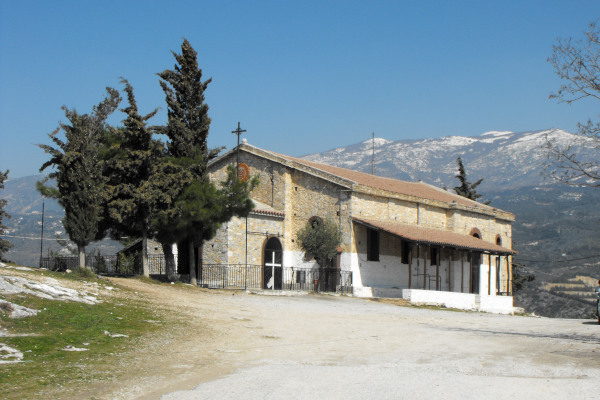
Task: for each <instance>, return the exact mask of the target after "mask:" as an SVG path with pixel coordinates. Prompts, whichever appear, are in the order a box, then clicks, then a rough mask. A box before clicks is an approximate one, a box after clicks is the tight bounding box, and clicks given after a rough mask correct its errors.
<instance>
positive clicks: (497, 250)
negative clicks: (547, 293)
mask: <svg viewBox="0 0 600 400" xmlns="http://www.w3.org/2000/svg"><path fill="white" fill-rule="evenodd" d="M352 220H353V221H354V222H356V223H359V224H361V225H364V226H367V227H369V228H372V229H377V230H381V231H384V232H387V233H390V234H392V235H394V236H398V237H400V238H402V239H405V240H408V241H411V242H416V243H425V244H429V245H437V246H442V247H454V248H457V249H465V250H475V251H485V252H490V253H494V254H516V252H515V251H514V250H511V249H507V248H506V247H502V246H498V245H497V244H495V243H490V242H485V241H483V240H481V239H478V238H476V237H473V236H470V235H463V234H460V233H455V232H448V231H442V230H437V229H431V228H423V227H420V226H414V225H403V224H398V223H395V222H384V221H375V220H370V219H362V218H356V217H352Z"/></svg>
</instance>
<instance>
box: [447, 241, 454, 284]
mask: <svg viewBox="0 0 600 400" xmlns="http://www.w3.org/2000/svg"><path fill="white" fill-rule="evenodd" d="M453 253H454V252H453V251H452V249H448V291H449V292H451V291H452V254H453Z"/></svg>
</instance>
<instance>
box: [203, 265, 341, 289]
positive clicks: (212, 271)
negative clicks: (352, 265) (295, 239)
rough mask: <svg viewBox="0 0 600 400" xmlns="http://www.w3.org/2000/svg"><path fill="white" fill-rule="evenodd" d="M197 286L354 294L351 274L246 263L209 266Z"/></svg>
mask: <svg viewBox="0 0 600 400" xmlns="http://www.w3.org/2000/svg"><path fill="white" fill-rule="evenodd" d="M198 284H199V285H201V286H204V287H208V288H221V289H264V290H296V291H297V290H302V291H321V292H339V293H351V292H352V272H351V271H342V270H339V269H335V268H326V269H321V270H319V269H318V268H295V267H265V266H262V265H245V264H238V265H232V264H206V265H203V266H202V268H200V270H199V273H198Z"/></svg>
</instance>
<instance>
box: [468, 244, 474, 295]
mask: <svg viewBox="0 0 600 400" xmlns="http://www.w3.org/2000/svg"><path fill="white" fill-rule="evenodd" d="M469 266H470V268H469V293H471V291H472V289H473V252H472V251H469Z"/></svg>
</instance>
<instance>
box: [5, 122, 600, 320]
mask: <svg viewBox="0 0 600 400" xmlns="http://www.w3.org/2000/svg"><path fill="white" fill-rule="evenodd" d="M546 137H549V138H551V139H554V140H556V141H558V142H561V143H567V142H568V141H570V140H572V139H573V138H574V135H573V134H571V133H569V132H566V131H563V130H560V129H548V130H541V131H534V132H518V133H514V132H496V131H494V132H487V133H484V134H483V135H481V136H477V137H466V136H449V137H443V138H437V139H424V140H400V141H390V140H387V139H384V138H375V139H374V140H371V139H369V140H365V141H364V142H361V143H356V144H353V145H348V146H344V147H340V148H337V149H332V150H328V151H325V152H322V153H315V154H311V155H307V156H305V157H303V158H305V159H307V160H311V161H316V162H321V163H325V164H330V165H335V166H340V167H345V168H349V169H354V170H358V171H362V172H367V173H370V172H371V168H372V167H373V166H374V169H375V173H376V174H377V175H382V176H387V177H392V178H397V179H402V180H409V181H416V180H423V181H425V182H427V183H431V184H434V185H437V186H439V187H445V188H448V190H452V188H453V187H454V186H457V185H458V181H457V179H456V178H455V175H456V173H457V164H456V158H457V157H459V156H460V157H461V159H462V160H463V163H464V166H465V168H466V172H467V177H468V179H469V180H470V181H471V182H474V181H476V180H478V179H479V178H483V179H484V180H483V183H482V184H481V185H480V186H479V187H478V188H477V191H478V192H479V193H481V194H482V195H483V197H484V198H485V199H486V200H490V201H491V205H492V206H494V207H498V208H500V209H503V210H506V211H510V212H512V213H514V214H515V216H516V222H515V223H514V225H513V248H514V249H515V250H517V251H518V252H519V254H518V256H516V257H515V261H516V262H517V263H519V264H520V265H521V270H522V271H525V272H533V273H535V274H536V277H537V278H536V281H534V282H532V283H531V284H529V285H528V286H527V287H526V288H525V290H523V291H522V292H521V293H518V294H517V295H516V302H517V303H518V304H520V305H522V306H525V308H526V310H528V311H535V312H536V313H537V314H540V315H547V316H561V317H588V316H589V313H590V312H591V309H590V306H589V303H586V302H585V301H583V302H582V301H580V300H581V299H579V298H576V297H573V296H571V295H570V294H569V293H567V294H565V293H562V292H558V291H557V289H556V287H557V286H556V285H554V286H548V285H547V283H549V282H552V283H568V284H572V280H573V279H576V277H578V276H579V277H581V276H584V277H586V276H587V277H595V279H596V280H597V279H598V278H599V277H600V207H598V204H600V189H589V188H574V187H568V186H565V185H562V184H558V183H556V182H553V181H550V180H547V179H544V177H543V176H542V168H541V165H542V162H543V160H544V158H545V155H544V152H543V148H542V146H543V144H544V143H545V140H546ZM580 155H581V157H582V158H587V157H590V158H591V157H597V156H598V155H596V154H593V152H592V151H591V149H588V148H582V149H581V150H580ZM372 160H374V162H373V163H372ZM9 178H10V177H9ZM42 178H43V177H42V176H31V177H25V178H18V179H9V180H7V181H6V182H5V189H4V191H3V193H2V192H0V197H2V198H5V199H7V200H8V205H7V208H6V209H7V211H8V212H9V213H10V214H12V219H9V220H7V221H6V225H7V226H8V227H9V231H8V233H7V234H8V235H9V239H10V241H11V242H12V243H13V244H14V245H15V247H14V248H13V249H12V250H11V251H9V253H8V254H7V255H6V258H8V259H10V260H13V261H16V262H18V263H20V264H24V265H37V262H38V259H39V256H40V240H39V237H40V231H41V213H42V197H41V196H40V195H39V194H38V193H37V191H36V190H35V182H36V181H38V180H40V179H42ZM62 217H63V211H62V208H61V207H60V206H59V205H58V204H57V202H56V201H54V200H48V199H46V200H45V218H44V225H45V226H44V232H45V234H44V248H43V253H44V255H46V254H47V253H48V252H49V251H61V250H62V248H61V247H60V246H59V245H58V244H57V243H56V240H55V237H56V235H59V236H62V237H65V236H66V235H65V233H64V228H63V227H62V223H61V219H62ZM93 248H97V249H98V251H101V252H102V253H103V254H114V253H115V252H116V251H117V249H118V248H119V245H118V243H116V242H113V241H103V242H100V243H96V244H94V245H92V246H90V249H93ZM63 251H64V250H63ZM584 281H586V280H585V279H584ZM587 281H589V280H587ZM548 287H552V288H553V289H552V290H549V289H547V288H548ZM580 292H581V291H580Z"/></svg>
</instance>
